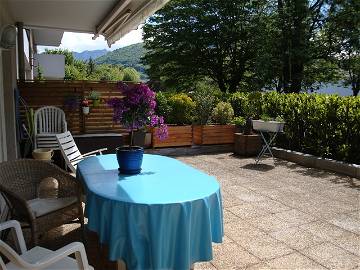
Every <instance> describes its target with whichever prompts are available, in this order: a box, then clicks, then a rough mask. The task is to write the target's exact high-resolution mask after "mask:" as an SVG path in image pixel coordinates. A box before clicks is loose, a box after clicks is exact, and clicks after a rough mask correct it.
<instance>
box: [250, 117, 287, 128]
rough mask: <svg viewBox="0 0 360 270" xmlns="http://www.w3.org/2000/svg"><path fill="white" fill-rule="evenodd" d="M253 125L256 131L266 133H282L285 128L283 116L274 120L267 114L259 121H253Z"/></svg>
mask: <svg viewBox="0 0 360 270" xmlns="http://www.w3.org/2000/svg"><path fill="white" fill-rule="evenodd" d="M252 124H253V128H254V130H257V131H265V132H282V131H283V130H284V126H285V122H284V119H283V118H282V117H281V116H277V117H276V118H273V117H270V116H269V115H266V114H263V115H261V116H260V119H259V120H252Z"/></svg>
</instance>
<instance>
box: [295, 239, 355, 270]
mask: <svg viewBox="0 0 360 270" xmlns="http://www.w3.org/2000/svg"><path fill="white" fill-rule="evenodd" d="M302 252H303V253H304V254H305V255H306V256H308V257H310V258H312V259H313V260H315V261H317V262H319V263H320V264H322V265H324V266H325V267H326V268H329V269H352V268H355V267H357V266H359V262H360V258H359V257H358V256H355V255H353V254H351V253H349V252H347V251H345V250H343V249H342V248H339V247H337V246H335V245H333V244H331V243H322V244H320V245H317V246H313V247H310V248H308V249H304V250H303V251H302Z"/></svg>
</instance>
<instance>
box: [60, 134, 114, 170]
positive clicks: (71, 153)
mask: <svg viewBox="0 0 360 270" xmlns="http://www.w3.org/2000/svg"><path fill="white" fill-rule="evenodd" d="M55 137H56V139H57V143H58V145H59V148H60V150H61V153H62V155H63V157H64V160H65V162H66V165H67V166H68V167H69V168H70V170H71V171H72V172H73V173H76V166H77V164H78V163H79V162H80V161H82V160H83V159H85V158H87V157H90V156H95V155H96V154H100V155H102V152H103V151H106V150H107V148H102V149H97V150H95V151H91V152H89V153H86V154H81V153H80V151H79V149H78V147H77V145H76V143H75V141H74V138H73V136H72V135H71V133H70V131H67V132H64V133H61V134H56V135H55Z"/></svg>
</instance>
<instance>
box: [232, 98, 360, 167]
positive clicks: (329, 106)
mask: <svg viewBox="0 0 360 270" xmlns="http://www.w3.org/2000/svg"><path fill="white" fill-rule="evenodd" d="M256 95H258V94H254V95H252V96H251V95H250V94H249V95H247V94H243V93H236V94H234V95H232V97H231V98H230V101H231V102H234V103H235V104H234V108H236V109H237V113H239V112H240V113H241V114H243V115H246V113H245V112H244V111H246V110H244V108H246V106H244V104H251V103H252V105H251V106H249V107H252V109H250V111H252V114H253V115H255V114H258V116H260V115H261V114H267V115H269V116H270V117H271V118H276V117H277V116H281V117H282V119H283V120H284V121H285V122H286V124H285V133H284V134H283V135H281V136H278V138H277V140H276V144H277V145H278V146H280V147H283V148H286V149H290V150H294V151H300V152H303V153H307V154H312V155H316V156H320V157H325V158H332V159H337V160H343V161H347V162H351V163H357V164H360V152H359V151H358V150H359V149H360V120H359V119H360V97H339V96H337V95H319V94H280V93H277V92H268V93H264V94H260V95H261V96H260V97H259V96H256ZM249 97H251V100H250V99H249V100H247V98H249ZM237 102H239V104H237Z"/></svg>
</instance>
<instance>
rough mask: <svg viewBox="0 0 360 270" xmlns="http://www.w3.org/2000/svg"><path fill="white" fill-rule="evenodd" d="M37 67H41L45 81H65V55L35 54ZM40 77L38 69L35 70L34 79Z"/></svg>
mask: <svg viewBox="0 0 360 270" xmlns="http://www.w3.org/2000/svg"><path fill="white" fill-rule="evenodd" d="M34 65H35V67H40V68H41V71H42V73H43V76H44V79H47V80H63V79H64V77H65V55H59V54H35V55H34ZM37 76H38V72H37V68H35V69H34V77H35V78H36V77H37Z"/></svg>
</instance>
